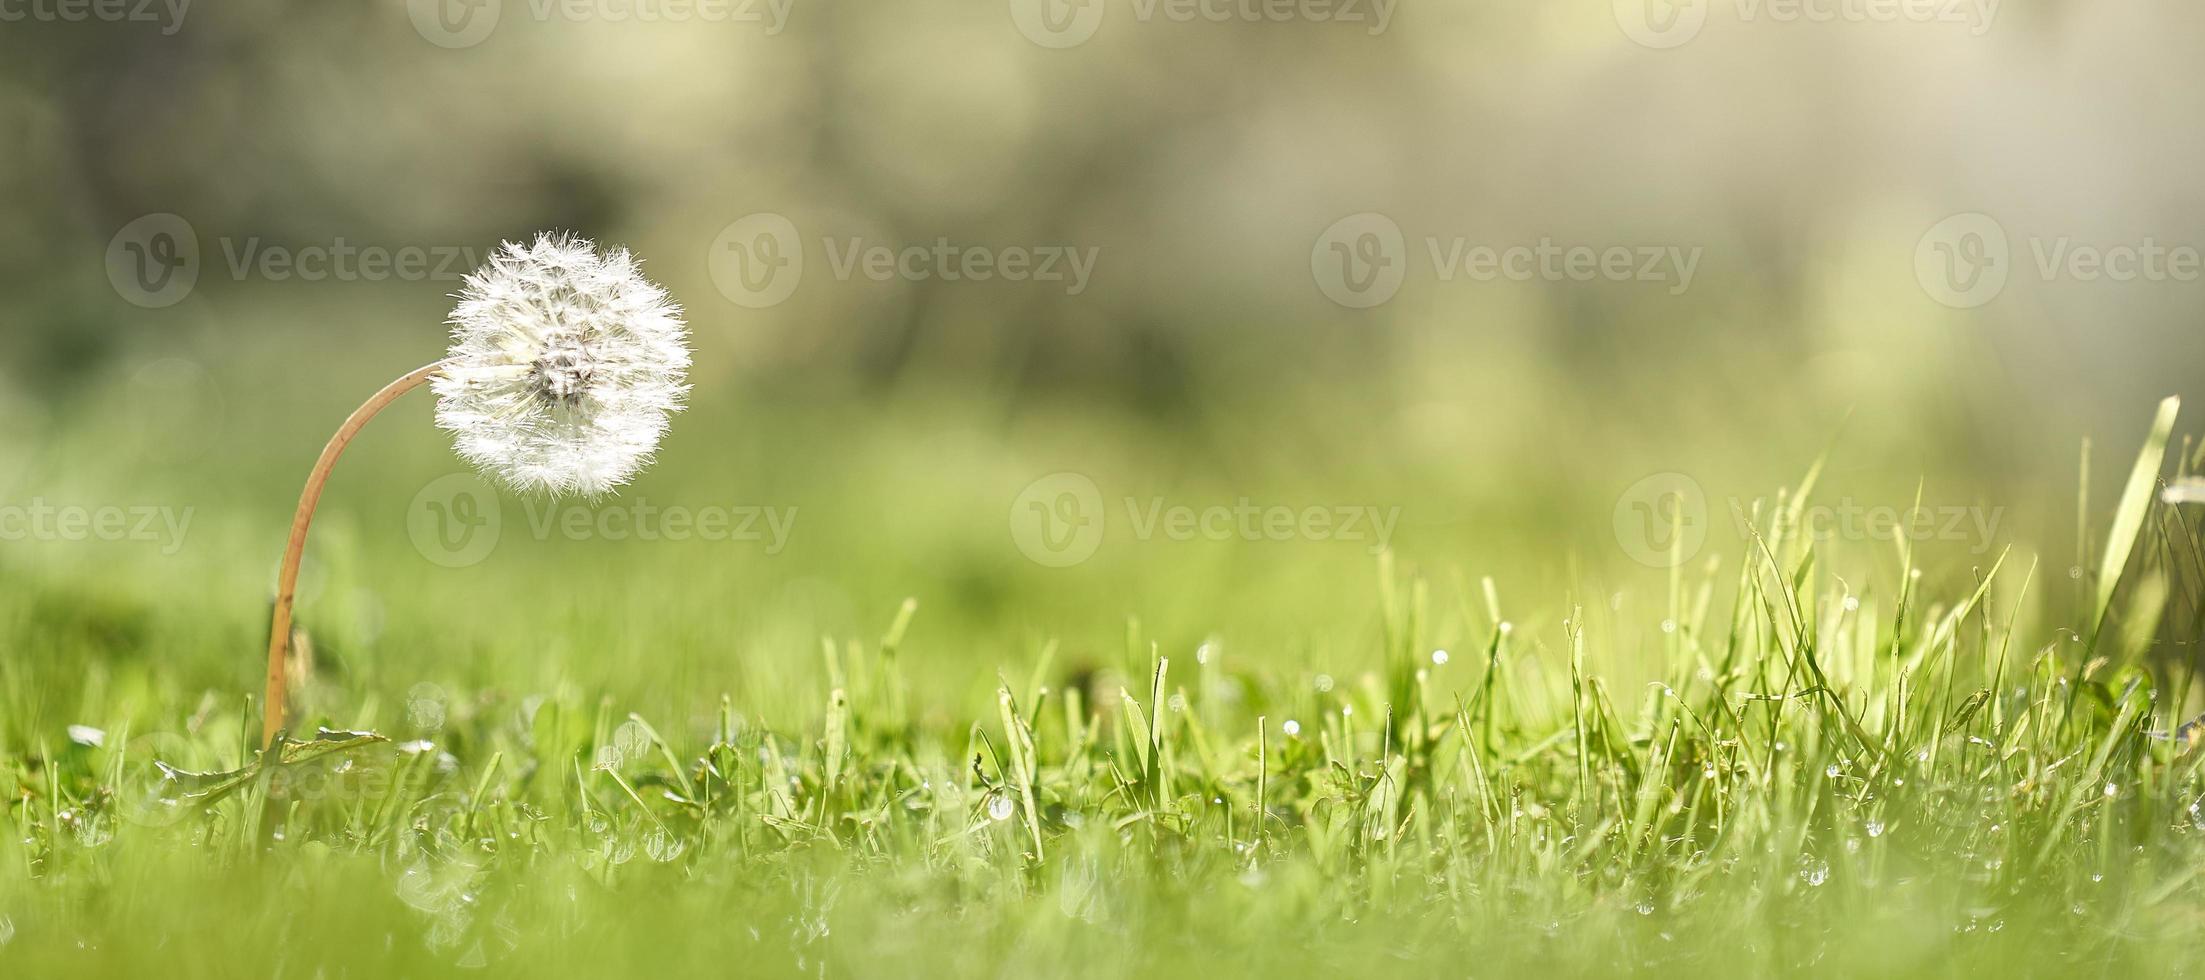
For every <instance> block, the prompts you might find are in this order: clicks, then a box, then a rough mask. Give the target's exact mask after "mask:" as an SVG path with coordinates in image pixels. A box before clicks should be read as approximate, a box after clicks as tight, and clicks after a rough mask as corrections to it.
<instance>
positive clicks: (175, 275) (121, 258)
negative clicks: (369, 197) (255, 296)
mask: <svg viewBox="0 0 2205 980" xmlns="http://www.w3.org/2000/svg"><path fill="white" fill-rule="evenodd" d="M216 243H217V245H218V246H219V247H218V249H217V251H218V252H219V253H220V254H221V257H222V262H221V264H220V266H219V268H220V269H222V270H223V271H225V272H226V273H227V274H228V275H229V277H230V278H231V279H232V280H235V281H239V282H242V281H245V280H247V279H261V280H266V281H269V282H284V281H288V280H293V279H296V280H300V281H302V282H328V281H335V282H385V281H398V282H458V281H459V280H461V279H464V278H466V276H467V274H468V273H470V272H473V271H474V270H475V269H476V268H477V267H478V266H479V265H481V263H482V261H483V259H484V258H485V257H486V254H485V252H484V251H482V250H480V249H476V248H473V247H469V246H465V245H438V244H412V243H408V244H400V245H382V244H375V243H367V244H362V243H360V242H357V241H353V240H351V239H348V238H346V237H345V236H343V235H338V236H336V237H335V238H332V239H330V240H329V241H328V242H326V243H324V242H307V243H304V244H291V243H284V242H272V241H268V240H266V239H264V238H262V237H260V236H258V235H247V236H242V237H238V236H228V235H225V236H222V237H221V238H218V239H216ZM106 262H107V281H108V284H109V285H111V286H113V287H114V289H115V293H116V295H119V296H121V297H122V298H123V299H125V300H128V301H129V302H131V303H132V304H135V305H137V306H143V307H146V308H148V309H156V308H159V307H163V306H170V305H173V304H175V303H177V302H179V301H181V300H182V299H183V298H184V297H186V296H189V295H190V294H191V291H192V289H193V287H195V286H196V285H197V284H198V282H199V277H200V275H201V273H202V272H203V271H204V269H203V261H202V252H201V248H200V241H199V235H198V232H197V231H196V230H195V229H193V228H192V226H191V223H190V222H188V221H186V220H184V219H183V218H182V217H180V216H178V215H174V214H149V215H145V216H143V217H140V218H138V219H136V220H134V221H132V222H130V223H129V224H126V225H124V226H123V227H122V228H121V230H119V231H117V232H115V236H114V237H113V238H112V239H110V240H109V241H108V244H107V256H106Z"/></svg>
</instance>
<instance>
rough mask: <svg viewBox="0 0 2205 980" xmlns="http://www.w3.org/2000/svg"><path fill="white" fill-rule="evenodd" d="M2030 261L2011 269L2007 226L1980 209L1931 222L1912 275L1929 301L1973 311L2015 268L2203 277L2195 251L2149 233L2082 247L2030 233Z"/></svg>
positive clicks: (2092, 277) (2096, 277) (2133, 277)
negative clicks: (2126, 239) (2126, 240)
mask: <svg viewBox="0 0 2205 980" xmlns="http://www.w3.org/2000/svg"><path fill="white" fill-rule="evenodd" d="M2027 242H2028V245H2029V261H2028V262H2027V263H2025V264H2023V265H2022V266H2020V267H2019V268H2018V269H2017V268H2016V267H2015V265H2014V249H2013V241H2012V239H2011V238H2009V237H2008V236H2007V234H2006V226H2005V225H2003V224H2001V223H2000V222H1999V221H1998V219H1996V218H1993V217H1991V216H1990V215H1987V214H1984V213H1982V212H1980V211H1967V212H1962V213H1960V214H1955V215H1952V216H1951V217H1948V218H1945V219H1944V220H1942V221H1939V222H1937V223H1936V224H1934V225H1931V226H1930V228H1929V230H1928V231H1926V232H1923V233H1922V237H1921V238H1920V239H1917V240H1916V242H1915V244H1914V278H1915V281H1916V282H1919V283H1920V284H1921V286H1922V291H1923V292H1926V293H1928V294H1929V296H1930V298H1931V299H1934V300H1936V301H1937V302H1939V303H1943V304H1944V305H1946V306H1950V307H1953V308H1955V309H1971V308H1974V307H1978V306H1982V305H1983V304H1985V303H1988V302H1990V301H1991V300H1994V299H1997V298H1998V294H1999V293H2001V292H2003V291H2005V289H2006V283H2007V281H2008V280H2010V279H2011V278H2012V277H2013V275H2014V274H2015V273H2016V272H2017V271H2018V272H2021V273H2023V274H2034V275H2035V276H2036V277H2037V279H2038V281H2040V282H2057V281H2070V282H2080V283H2097V282H2109V283H2116V284H2128V283H2138V282H2145V283H2168V282H2174V283H2194V282H2197V281H2198V279H2199V277H2200V275H2201V273H2205V261H2201V257H2200V254H2199V251H2198V248H2197V246H2195V245H2191V244H2187V243H2179V242H2178V243H2174V244H2168V243H2165V242H2161V241H2159V240H2158V239H2156V238H2152V237H2151V236H2148V235H2147V236H2144V237H2143V238H2141V239H2138V240H2136V241H2129V242H2124V241H2115V242H2087V241H2077V240H2076V239H2074V238H2073V237H2071V236H2068V235H2049V236H2048V235H2030V236H2028V238H2027Z"/></svg>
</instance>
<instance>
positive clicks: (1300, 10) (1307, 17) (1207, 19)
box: [1011, 0, 1399, 48]
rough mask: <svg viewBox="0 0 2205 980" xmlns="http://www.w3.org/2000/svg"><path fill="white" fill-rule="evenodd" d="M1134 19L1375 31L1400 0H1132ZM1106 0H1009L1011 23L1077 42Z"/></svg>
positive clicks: (1033, 33)
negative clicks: (1298, 24)
mask: <svg viewBox="0 0 2205 980" xmlns="http://www.w3.org/2000/svg"><path fill="white" fill-rule="evenodd" d="M1129 2H1130V6H1131V7H1132V12H1133V19H1134V21H1135V22H1136V23H1141V24H1148V23H1153V22H1155V21H1159V20H1162V21H1169V22H1172V23H1177V24H1193V23H1198V22H1199V23H1207V24H1284V23H1290V22H1306V23H1311V24H1352V25H1355V26H1357V27H1359V28H1361V29H1362V31H1363V32H1364V33H1365V34H1367V35H1369V36H1372V37H1376V36H1378V35H1380V34H1383V33H1385V32H1386V27H1387V25H1389V24H1391V23H1393V12H1394V7H1395V5H1396V4H1397V3H1398V2H1399V0H1129ZM1105 5H1106V2H1105V0H1011V24H1012V26H1015V27H1017V28H1018V33H1020V34H1023V35H1025V36H1026V39H1027V40H1029V41H1032V42H1034V43H1035V44H1038V45H1041V46H1042V47H1045V48H1070V47H1077V46H1079V45H1081V44H1084V43H1086V42H1087V39H1088V38H1091V37H1094V36H1095V31H1096V30H1098V29H1099V28H1101V27H1102V22H1103V13H1104V7H1105Z"/></svg>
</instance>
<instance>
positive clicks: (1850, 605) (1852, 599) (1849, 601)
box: [1845, 595, 1860, 612]
mask: <svg viewBox="0 0 2205 980" xmlns="http://www.w3.org/2000/svg"><path fill="white" fill-rule="evenodd" d="M1845 611H1846V612H1859V611H1860V597H1859V596H1855V595H1849V596H1846V597H1845Z"/></svg>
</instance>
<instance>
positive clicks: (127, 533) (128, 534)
mask: <svg viewBox="0 0 2205 980" xmlns="http://www.w3.org/2000/svg"><path fill="white" fill-rule="evenodd" d="M191 515H192V508H190V507H183V508H177V507H170V506H166V505H156V504H139V505H132V506H118V505H105V506H84V505H81V504H54V503H49V502H47V500H46V498H44V497H33V498H31V501H30V503H28V504H0V541H136V542H145V543H151V544H158V545H160V549H161V554H162V555H164V556H165V555H173V554H175V553H176V552H178V551H180V550H182V549H183V547H184V535H185V533H186V532H188V531H190V530H191Z"/></svg>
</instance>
